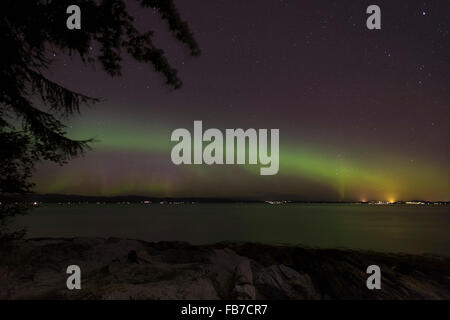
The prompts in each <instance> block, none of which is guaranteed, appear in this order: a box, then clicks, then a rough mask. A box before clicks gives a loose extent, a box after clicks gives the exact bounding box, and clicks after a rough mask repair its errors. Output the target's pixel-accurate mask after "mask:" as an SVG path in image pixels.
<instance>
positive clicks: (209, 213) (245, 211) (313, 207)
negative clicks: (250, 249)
mask: <svg viewBox="0 0 450 320" xmlns="http://www.w3.org/2000/svg"><path fill="white" fill-rule="evenodd" d="M16 224H17V226H25V227H26V228H27V229H28V237H80V236H83V237H111V236H114V237H126V238H135V239H143V240H148V241H163V240H164V241H172V240H178V241H188V242H190V243H193V244H205V243H215V242H219V241H227V240H228V241H252V242H263V243H270V244H292V245H297V244H300V245H306V246H312V247H323V248H337V247H344V248H351V249H369V250H376V251H386V252H407V253H435V254H443V255H449V256H450V233H449V232H450V207H448V206H414V205H411V206H409V205H390V206H376V205H374V206H369V205H344V204H331V205H329V204H286V205H269V204H185V205H160V204H150V205H144V204H130V205H125V204H102V205H97V204H75V205H67V204H61V205H58V204H47V205H42V206H40V207H39V208H36V209H35V210H33V211H32V213H31V214H29V215H27V216H23V217H19V218H18V219H17V220H16Z"/></svg>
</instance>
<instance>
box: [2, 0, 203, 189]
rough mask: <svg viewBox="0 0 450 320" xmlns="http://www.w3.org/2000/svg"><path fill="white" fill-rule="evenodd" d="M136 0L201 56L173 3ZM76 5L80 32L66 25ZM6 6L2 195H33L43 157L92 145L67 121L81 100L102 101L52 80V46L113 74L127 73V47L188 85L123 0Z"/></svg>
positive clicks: (9, 2) (13, 0)
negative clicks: (69, 130)
mask: <svg viewBox="0 0 450 320" xmlns="http://www.w3.org/2000/svg"><path fill="white" fill-rule="evenodd" d="M135 1H137V2H138V3H139V4H140V6H142V7H143V8H149V9H153V10H154V11H155V12H156V13H158V14H159V16H160V17H161V18H162V19H163V20H164V21H166V23H167V26H168V28H169V30H170V31H171V33H172V34H173V35H174V37H175V38H176V39H177V40H178V41H180V42H181V43H183V44H185V45H186V47H187V49H188V51H189V53H190V54H191V55H193V56H197V55H199V54H200V49H199V47H198V45H197V43H196V41H195V39H194V37H193V34H192V32H191V31H190V29H189V27H188V25H187V23H186V22H184V21H183V20H182V19H181V17H180V15H179V13H178V10H177V9H176V7H175V5H174V2H173V0H135ZM129 2H131V0H130V1H129ZM73 4H76V5H78V6H79V7H80V8H81V10H82V28H81V30H68V29H67V28H66V19H67V17H68V15H67V14H66V8H67V7H68V6H69V5H73ZM0 11H1V12H2V19H1V20H0V32H1V36H2V58H1V59H0V83H1V86H0V143H1V149H2V152H1V158H0V161H1V164H0V165H1V168H0V171H1V173H2V178H0V183H1V186H0V191H1V193H2V194H6V193H23V192H28V191H29V190H30V188H31V185H30V184H28V183H27V182H26V181H28V179H29V177H30V176H31V172H32V169H33V164H34V163H35V162H36V161H39V160H42V159H46V160H51V161H54V162H57V163H64V162H65V161H67V160H68V159H70V158H72V157H74V156H77V155H79V154H81V153H82V152H83V151H85V150H86V149H87V148H88V143H89V142H91V140H82V141H75V140H72V139H70V138H68V137H66V132H65V126H64V124H63V123H62V122H61V119H67V118H68V117H70V116H71V115H73V114H74V113H78V112H80V107H81V106H82V105H85V104H93V103H96V102H98V101H99V100H98V99H97V98H92V97H88V96H86V95H83V94H82V93H79V92H74V91H72V90H70V89H68V88H65V87H64V86H62V85H60V84H58V83H55V82H53V81H51V80H49V79H47V78H46V77H45V75H44V73H45V71H46V70H47V69H48V68H49V66H50V63H51V60H50V59H49V58H48V57H49V48H54V50H61V51H66V52H68V53H69V54H70V55H72V54H74V53H75V54H78V55H79V56H80V57H81V59H82V60H83V61H85V62H87V63H90V64H96V63H100V64H101V66H102V68H103V69H104V70H105V72H107V73H108V74H109V75H111V76H118V75H120V74H121V62H122V56H121V54H122V53H124V52H126V53H128V54H129V55H130V56H131V57H132V58H134V59H135V60H137V61H139V62H142V63H147V64H149V65H152V66H153V69H154V70H155V71H156V72H158V73H160V74H162V75H163V77H164V78H165V80H166V84H167V85H169V86H171V87H172V88H174V89H177V88H180V87H181V85H182V82H181V80H180V79H179V77H178V74H177V71H176V70H175V69H174V68H173V67H172V66H171V65H170V64H169V62H168V60H167V58H166V56H165V54H164V51H163V50H162V49H161V48H158V47H157V46H156V45H155V44H154V43H153V40H152V39H153V35H154V33H153V31H146V32H140V31H138V30H137V28H136V27H135V26H134V21H133V20H134V19H133V17H132V16H131V15H130V13H129V12H128V10H127V7H126V4H125V1H124V0H70V1H69V0H35V1H20V0H3V1H0ZM92 46H98V47H99V48H100V49H99V54H98V55H97V56H94V57H93V56H92V55H91V50H90V48H91V47H92ZM38 99H39V107H37V106H36V101H37V100H38ZM19 146H20V147H19ZM3 174H6V175H5V176H4V177H3Z"/></svg>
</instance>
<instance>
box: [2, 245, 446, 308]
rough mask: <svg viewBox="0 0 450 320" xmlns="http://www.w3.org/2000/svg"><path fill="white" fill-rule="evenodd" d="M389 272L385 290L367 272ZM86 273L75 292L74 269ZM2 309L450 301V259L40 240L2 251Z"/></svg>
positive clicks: (383, 281) (260, 247) (254, 247)
mask: <svg viewBox="0 0 450 320" xmlns="http://www.w3.org/2000/svg"><path fill="white" fill-rule="evenodd" d="M373 264H375V265H378V266H379V267H380V268H381V274H382V278H381V286H382V289H381V290H369V289H367V287H366V280H367V277H368V276H369V275H368V274H366V269H367V267H368V266H369V265H373ZM69 265H78V266H80V268H81V273H82V275H81V277H82V289H81V290H72V291H70V290H68V289H67V287H66V279H67V277H68V276H69V275H68V274H66V269H67V267H68V266H69ZM0 299H450V258H448V257H438V256H418V255H403V254H385V253H375V252H362V251H350V250H334V249H333V250H331V249H310V248H301V247H284V246H268V245H261V244H252V243H220V244H215V245H205V246H193V245H189V244H186V243H179V242H159V243H148V242H143V241H137V240H126V239H117V238H110V239H97V238H75V239H34V240H20V241H14V242H8V243H2V244H1V245H0Z"/></svg>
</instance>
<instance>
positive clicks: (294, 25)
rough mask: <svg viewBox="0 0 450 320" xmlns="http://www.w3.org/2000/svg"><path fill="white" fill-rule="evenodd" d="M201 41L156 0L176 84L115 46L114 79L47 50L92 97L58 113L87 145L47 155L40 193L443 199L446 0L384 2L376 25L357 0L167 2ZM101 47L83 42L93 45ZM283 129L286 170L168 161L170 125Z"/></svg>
mask: <svg viewBox="0 0 450 320" xmlns="http://www.w3.org/2000/svg"><path fill="white" fill-rule="evenodd" d="M176 4H177V6H178V7H179V10H180V13H181V15H182V16H183V18H184V19H185V20H187V21H188V22H189V25H190V27H191V28H192V30H193V31H194V34H195V37H196V39H197V41H198V43H199V45H200V47H201V49H202V55H201V56H200V57H198V58H192V57H190V56H188V53H187V52H185V51H184V50H183V48H182V47H181V45H179V44H177V43H176V41H174V40H173V39H172V38H171V36H170V35H169V33H168V32H167V30H165V26H164V24H163V23H161V22H160V21H159V19H158V18H157V16H156V15H154V14H153V13H152V12H151V11H149V10H143V9H138V8H137V7H135V6H133V5H132V2H131V1H130V6H131V7H133V8H134V9H135V11H134V13H135V18H136V22H137V24H138V25H139V26H140V27H141V28H143V29H152V30H155V31H157V32H155V34H157V35H158V36H157V37H156V38H157V39H156V40H157V41H158V43H160V44H161V46H162V47H163V48H165V49H166V54H167V56H168V57H169V61H170V62H171V63H172V64H173V65H174V66H175V68H177V70H178V72H179V75H180V77H181V79H182V80H183V82H184V85H183V87H182V88H181V89H179V90H175V91H174V90H170V89H168V88H167V87H165V86H164V85H163V81H162V79H161V78H160V77H159V76H158V75H156V74H155V73H153V71H152V69H151V67H150V66H145V65H142V64H139V63H138V62H134V61H132V60H131V59H130V58H129V57H127V56H126V55H125V54H124V57H123V58H124V60H123V63H124V66H123V75H122V76H121V77H118V78H110V77H109V76H107V75H106V74H105V73H104V72H103V71H102V70H100V69H101V68H98V69H97V70H93V69H92V68H90V67H89V66H86V65H84V64H83V63H82V62H81V61H79V59H78V58H77V57H69V56H68V55H67V54H65V53H61V52H53V51H51V49H50V53H51V54H52V55H53V59H54V63H53V65H52V68H51V72H50V74H49V77H51V78H52V79H54V80H56V81H58V82H59V83H62V84H63V85H65V86H67V87H68V88H70V89H73V90H76V91H79V92H83V93H85V94H88V95H91V96H95V97H101V98H102V99H103V101H102V102H101V103H99V104H96V105H94V106H90V107H86V108H84V109H83V110H82V114H81V115H80V116H79V117H76V118H74V119H71V120H70V121H68V122H67V124H68V125H69V126H70V127H69V135H70V136H71V137H74V138H96V139H97V142H95V143H93V144H92V150H91V151H89V152H88V153H87V154H86V155H85V156H84V157H81V158H77V159H74V160H72V161H71V162H70V163H68V164H67V165H65V166H63V167H58V166H56V165H53V164H50V163H43V164H41V165H40V166H39V167H38V169H37V172H36V175H35V182H36V191H37V192H40V193H65V194H83V195H131V194H133V195H148V196H164V197H230V198H250V199H267V198H277V199H295V200H325V201H353V200H356V201H361V200H371V199H382V200H390V201H394V200H411V199H424V200H441V201H449V200H450V166H449V163H450V150H449V143H448V141H450V134H449V131H450V130H449V125H448V123H449V120H450V119H449V114H450V113H449V107H450V106H449V103H450V86H449V84H450V59H449V58H450V38H449V24H450V20H449V19H448V13H449V12H450V4H449V3H448V1H445V0H440V1H439V0H438V1H432V2H427V1H425V2H423V1H420V2H419V1H406V0H402V1H395V3H391V2H388V1H378V3H377V4H378V5H379V6H380V7H381V10H382V30H376V31H370V30H367V28H366V27H365V19H366V17H367V16H366V14H365V8H366V7H367V5H369V4H370V3H368V2H367V3H366V2H364V1H363V2H359V1H339V2H338V1H319V2H315V1H307V2H301V3H300V2H299V1H245V2H241V1H204V0H203V1H202V0H195V1H176ZM95 51H96V48H95V47H93V48H92V52H93V53H95ZM194 120H202V121H203V123H204V125H205V126H207V127H208V128H219V129H225V128H243V129H246V128H256V129H258V128H268V129H270V128H279V129H280V169H279V173H278V174H277V175H275V176H261V175H259V174H258V171H259V166H251V165H245V166H242V165H241V166H237V165H234V166H227V165H222V166H206V165H198V166H175V165H173V164H172V162H171V161H170V150H171V148H172V146H173V145H174V143H173V142H171V141H170V134H171V132H172V131H173V130H174V129H176V128H192V123H193V121H194Z"/></svg>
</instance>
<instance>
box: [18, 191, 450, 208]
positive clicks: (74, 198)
mask: <svg viewBox="0 0 450 320" xmlns="http://www.w3.org/2000/svg"><path fill="white" fill-rule="evenodd" d="M12 198H13V199H15V198H17V200H18V201H28V202H37V203H68V202H70V203H126V202H129V203H147V204H150V203H172V204H180V203H270V204H286V203H306V204H308V203H310V204H368V205H370V204H375V205H376V204H411V205H450V201H429V200H401V201H395V202H389V201H386V200H378V199H374V200H367V201H326V200H290V199H279V198H270V197H268V198H267V199H265V200H260V199H239V198H201V197H185V198H170V197H147V196H139V195H124V196H84V195H66V194H27V195H24V196H20V197H17V196H13V197H12Z"/></svg>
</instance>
